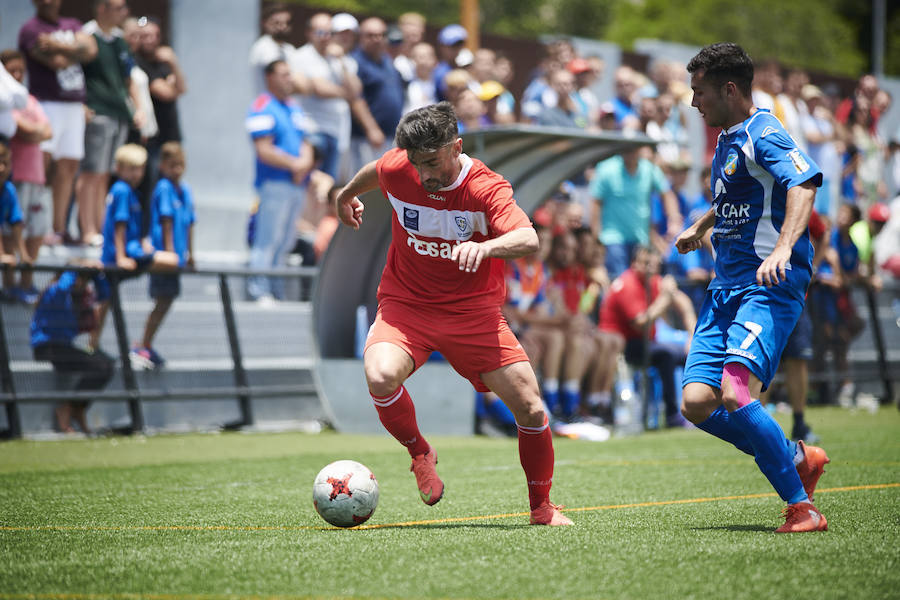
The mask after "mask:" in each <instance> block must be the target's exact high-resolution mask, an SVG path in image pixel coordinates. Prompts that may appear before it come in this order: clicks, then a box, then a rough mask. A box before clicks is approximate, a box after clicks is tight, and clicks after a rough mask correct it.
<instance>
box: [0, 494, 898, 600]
mask: <svg viewBox="0 0 900 600" xmlns="http://www.w3.org/2000/svg"><path fill="white" fill-rule="evenodd" d="M889 488H900V483H875V484H870V485H851V486H845V487H834V488H823V489H820V490H816V493H817V494H829V493H835V492H856V491H861V490H884V489H889ZM775 495H776V494H775V493H774V492H767V493H764V494H743V495H740V496H715V497H711V498H686V499H683V500H658V501H654V502H632V503H630V504H604V505H602V506H582V507H578V508H566V509H565V510H564V512H588V511H599V510H615V509H620V508H646V507H649V506H674V505H678V504H701V503H704V502H720V501H723V500H750V499H755V498H771V497H774V496H775ZM528 515H529V513H527V512H515V513H501V514H495V515H475V516H469V517H447V518H443V519H426V520H422V521H403V522H400V523H380V524H374V525H360V526H358V527H354V528H353V529H357V530H358V529H385V528H389V527H414V526H417V525H438V524H441V523H464V522H470V521H486V520H492V519H509V518H512V517H527V516H528ZM326 529H327V530H332V529H339V528H336V527H324V526H312V525H295V526H291V525H245V526H241V525H21V526H17V525H5V526H0V532H2V531H304V530H326ZM2 598H4V596H3V595H2V594H0V600H2Z"/></svg>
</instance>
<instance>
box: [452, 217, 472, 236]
mask: <svg viewBox="0 0 900 600" xmlns="http://www.w3.org/2000/svg"><path fill="white" fill-rule="evenodd" d="M454 220H455V221H456V228H457V229H458V230H459V231H458V232H457V234H458V235H459V237H460V238H464V237H468V236H470V235H472V225H471V223H469V220H468V219H467V218H466V217H464V216H462V215H459V216H457V217H454Z"/></svg>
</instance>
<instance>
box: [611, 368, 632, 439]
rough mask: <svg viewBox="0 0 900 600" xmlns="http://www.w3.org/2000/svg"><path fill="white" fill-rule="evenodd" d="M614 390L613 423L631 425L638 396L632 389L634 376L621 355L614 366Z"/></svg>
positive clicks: (618, 425)
mask: <svg viewBox="0 0 900 600" xmlns="http://www.w3.org/2000/svg"><path fill="white" fill-rule="evenodd" d="M615 390H616V397H615V398H614V401H615V405H614V406H613V423H614V424H615V425H616V427H625V426H628V425H631V424H633V423H634V421H633V419H634V405H635V404H637V403H638V398H637V394H636V393H635V389H634V376H633V375H632V373H631V369H630V368H629V367H628V365H627V364H626V363H625V358H624V357H622V356H619V359H618V365H617V367H616V384H615Z"/></svg>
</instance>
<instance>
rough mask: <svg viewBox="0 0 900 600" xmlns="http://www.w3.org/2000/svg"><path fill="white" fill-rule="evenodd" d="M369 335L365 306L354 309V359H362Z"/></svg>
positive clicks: (367, 310)
mask: <svg viewBox="0 0 900 600" xmlns="http://www.w3.org/2000/svg"><path fill="white" fill-rule="evenodd" d="M368 335H369V309H368V308H366V305H365V304H360V305H359V306H357V307H356V339H355V343H354V348H353V349H354V354H356V358H362V357H363V354H364V353H365V350H366V338H367V337H368Z"/></svg>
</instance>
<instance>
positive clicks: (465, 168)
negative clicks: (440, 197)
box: [438, 154, 472, 192]
mask: <svg viewBox="0 0 900 600" xmlns="http://www.w3.org/2000/svg"><path fill="white" fill-rule="evenodd" d="M459 160H460V161H461V162H462V169H460V171H459V177H457V178H456V181H454V182H453V183H451V184H450V185H448V186H447V187H442V188H441V189H439V190H438V191H439V192H449V191H452V190H455V189H456V188H458V187H459V186H461V185H462V182H463V181H465V180H466V176H467V175H468V174H469V170H470V169H471V168H472V159H471V158H469V155H468V154H460V155H459Z"/></svg>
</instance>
